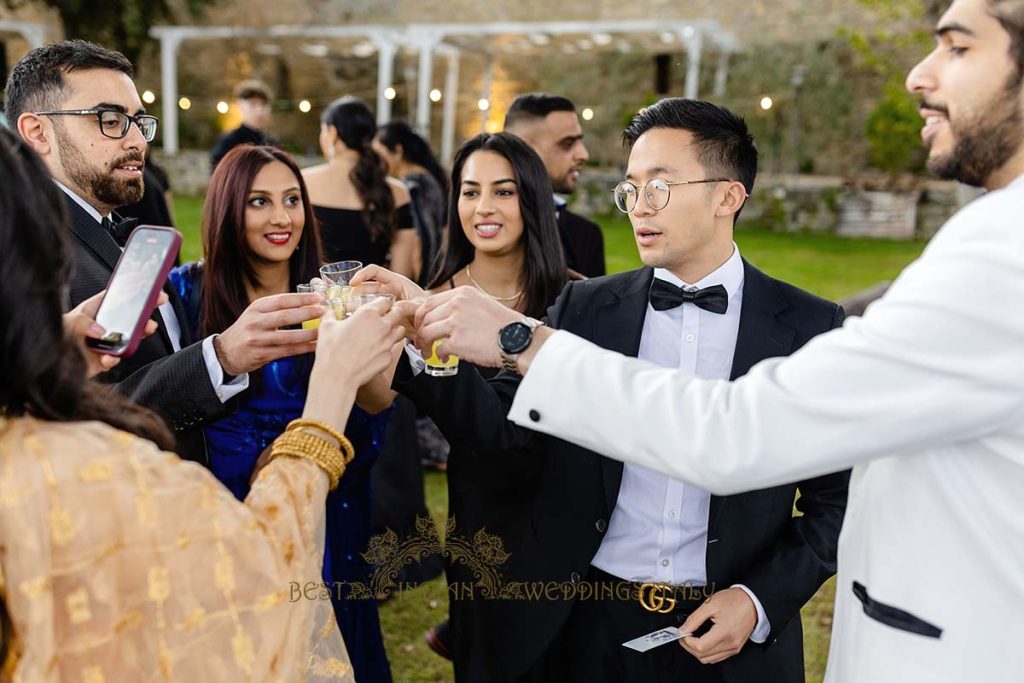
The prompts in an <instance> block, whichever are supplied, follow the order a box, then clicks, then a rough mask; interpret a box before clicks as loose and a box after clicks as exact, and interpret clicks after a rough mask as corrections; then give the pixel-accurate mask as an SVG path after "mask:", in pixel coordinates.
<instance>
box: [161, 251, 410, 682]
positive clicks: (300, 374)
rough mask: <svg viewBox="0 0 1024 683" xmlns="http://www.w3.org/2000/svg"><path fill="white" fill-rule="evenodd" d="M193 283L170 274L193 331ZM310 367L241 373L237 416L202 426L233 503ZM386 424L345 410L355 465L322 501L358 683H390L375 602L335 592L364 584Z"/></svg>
mask: <svg viewBox="0 0 1024 683" xmlns="http://www.w3.org/2000/svg"><path fill="white" fill-rule="evenodd" d="M200 278H201V269H200V267H197V264H194V263H189V264H185V265H183V266H181V267H179V268H176V269H174V270H173V271H171V274H170V279H171V282H172V283H173V284H174V286H175V288H176V289H177V291H178V294H179V295H180V296H181V299H182V301H183V302H184V304H185V308H186V310H188V311H189V313H190V318H192V319H190V321H189V323H190V324H191V325H192V326H193V328H194V329H195V328H197V327H198V324H197V319H198V315H197V314H196V313H193V311H196V312H197V311H198V310H199V306H198V301H192V296H193V294H194V293H195V292H196V290H197V289H198V287H196V286H195V285H196V283H197V282H198V281H199V279H200ZM312 363H313V356H312V354H308V355H305V356H295V357H291V358H282V359H280V360H277V361H273V362H271V363H269V364H267V365H266V366H264V367H263V368H262V369H260V370H259V371H257V372H251V373H249V388H248V389H246V390H245V391H243V392H242V393H240V394H239V395H238V397H237V398H236V399H233V400H235V401H237V404H238V409H237V411H235V412H233V413H232V414H231V415H228V416H226V417H223V418H221V419H220V420H217V421H216V422H212V423H210V424H208V425H206V427H204V430H203V431H204V433H205V435H206V441H207V446H208V451H209V454H210V469H211V470H212V471H213V474H214V475H215V476H216V477H217V478H218V479H219V480H220V481H221V482H223V483H224V485H225V486H227V487H228V488H229V489H230V490H231V492H232V493H234V494H235V497H237V498H238V499H239V500H243V499H244V498H245V496H246V495H247V494H248V493H249V477H250V476H251V474H252V471H253V468H254V466H255V464H256V460H257V458H259V456H260V453H262V452H263V450H264V449H265V448H266V447H267V446H269V445H270V444H271V443H272V442H273V441H274V439H275V438H276V437H277V436H278V435H279V434H281V432H283V431H284V428H285V427H286V426H287V425H288V423H289V422H290V421H291V420H293V419H295V418H297V417H299V416H300V415H301V414H302V408H303V405H304V404H305V402H306V390H307V387H308V385H309V373H310V369H311V368H312ZM387 422H388V412H387V411H385V412H384V413H382V414H380V415H372V416H371V415H369V414H368V413H366V412H364V411H362V410H360V409H359V408H358V407H353V408H352V414H351V416H350V417H349V420H348V424H347V425H346V426H345V435H346V436H347V437H348V438H349V440H351V441H352V445H353V447H354V448H355V453H356V455H355V459H353V460H352V462H351V463H349V465H348V467H347V468H346V469H345V475H344V476H343V477H342V478H341V482H340V483H339V484H338V488H337V489H335V490H334V491H332V492H331V493H330V494H328V496H327V539H326V543H325V548H324V569H323V577H324V581H325V583H326V585H327V586H331V587H332V590H331V601H332V602H333V603H334V613H335V616H336V618H337V620H338V626H339V627H340V628H341V633H342V635H343V636H344V638H345V646H346V647H347V648H348V654H349V657H350V658H351V660H352V666H353V669H354V670H355V676H356V680H358V681H360V683H363V682H376V681H390V680H391V673H390V667H389V665H388V660H387V654H386V653H385V651H384V640H383V637H382V635H381V631H380V620H379V618H378V615H377V603H376V600H373V599H370V600H355V599H350V598H348V597H346V595H345V592H346V590H345V589H344V588H343V586H347V585H349V584H351V583H353V582H359V583H362V584H364V585H369V583H370V581H369V579H370V574H371V572H372V568H371V567H370V566H369V565H368V564H367V563H366V562H365V561H364V560H363V558H362V557H361V553H363V552H365V550H366V548H367V546H368V544H369V538H370V509H371V503H370V501H371V496H370V469H371V466H372V465H373V463H374V462H375V461H376V459H377V454H378V452H379V450H380V444H381V442H382V441H383V439H384V432H385V429H386V427H387ZM339 587H341V588H340V589H339ZM311 595H312V593H311Z"/></svg>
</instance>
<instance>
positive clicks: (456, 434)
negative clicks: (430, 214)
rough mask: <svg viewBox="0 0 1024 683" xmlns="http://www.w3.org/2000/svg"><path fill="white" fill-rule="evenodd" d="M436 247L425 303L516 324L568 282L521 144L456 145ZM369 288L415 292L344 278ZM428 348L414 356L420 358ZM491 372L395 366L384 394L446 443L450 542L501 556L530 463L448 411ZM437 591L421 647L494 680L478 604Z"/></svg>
mask: <svg viewBox="0 0 1024 683" xmlns="http://www.w3.org/2000/svg"><path fill="white" fill-rule="evenodd" d="M451 188H452V189H451V198H450V201H449V217H448V225H449V226H450V227H449V230H448V238H447V240H446V242H445V245H444V248H443V249H442V253H441V254H440V256H439V260H438V264H437V267H436V270H435V271H434V273H433V275H432V277H431V280H430V290H429V291H428V292H426V293H429V294H433V293H437V292H441V291H445V290H448V289H454V288H455V287H461V286H467V287H474V288H476V289H478V290H480V291H481V292H483V293H484V294H485V295H487V296H489V297H491V298H492V299H494V300H496V301H499V302H501V303H502V304H504V305H505V306H507V307H509V308H512V309H515V310H517V311H519V312H520V313H522V314H523V315H524V316H530V317H533V318H542V317H544V314H545V312H546V311H547V309H548V307H549V306H550V305H551V304H553V303H554V301H555V298H556V297H557V296H558V294H559V292H561V291H562V288H563V287H564V286H565V284H566V282H567V281H568V280H569V277H570V275H569V271H568V269H567V268H566V265H565V261H564V259H563V257H562V248H561V242H560V241H559V237H558V226H557V224H556V223H555V206H554V201H553V200H552V196H553V195H552V191H551V183H550V181H549V180H548V175H547V171H546V170H545V168H544V163H543V162H542V161H541V159H540V157H539V156H537V153H536V152H534V151H533V150H532V149H531V148H530V147H529V146H528V145H527V144H526V143H525V142H523V141H522V140H521V139H519V138H518V137H516V136H514V135H510V134H508V133H497V134H493V135H491V134H486V133H485V134H482V135H478V136H477V137H475V138H473V139H471V140H469V141H467V142H466V143H465V144H464V145H463V146H462V147H461V148H460V149H459V151H458V152H457V153H456V155H455V160H454V162H453V166H452V182H451ZM369 280H376V281H378V282H380V283H381V284H382V285H384V286H385V287H386V288H388V289H389V290H390V291H393V292H395V293H396V295H398V296H399V297H400V298H402V299H416V298H418V297H420V296H423V295H424V294H426V293H425V292H423V290H421V289H420V288H419V287H418V286H417V285H416V284H415V283H413V282H412V281H410V280H409V279H407V278H403V277H401V276H399V275H397V274H395V273H391V272H389V271H385V270H383V269H380V268H376V267H372V266H371V267H368V268H365V269H364V270H363V271H361V272H360V273H357V274H356V277H355V279H353V283H354V284H358V283H361V282H365V281H369ZM429 351H430V350H429V349H424V350H423V352H424V354H426V353H428V352H429ZM494 374H496V373H495V371H494V370H491V369H489V368H478V367H476V366H473V365H470V364H468V363H462V364H461V365H460V367H459V370H458V375H456V376H455V377H437V378H434V377H428V376H427V375H426V373H425V372H420V373H419V374H417V375H415V376H413V374H412V371H411V366H410V364H409V363H407V362H405V361H402V362H400V363H399V367H398V370H397V374H396V380H395V383H394V386H395V388H396V389H397V390H398V391H399V392H400V393H402V394H403V395H405V396H409V397H410V398H412V399H413V400H414V401H415V402H416V404H417V406H418V407H419V408H420V409H421V410H422V411H423V412H424V413H425V414H427V415H428V416H429V417H430V418H431V419H433V420H434V422H435V423H437V426H438V427H439V428H440V430H441V433H442V434H443V435H444V436H445V438H446V439H447V440H448V442H449V443H450V444H452V449H451V453H450V454H449V456H448V514H449V517H450V518H453V519H454V533H455V534H456V535H458V536H460V537H462V538H465V539H472V538H474V536H475V534H476V533H477V532H478V531H480V530H484V529H485V530H486V531H487V533H489V534H493V535H497V536H498V537H499V538H500V539H501V540H502V542H503V544H504V547H505V549H506V550H511V549H512V548H514V547H515V545H516V543H517V539H518V538H519V537H520V536H521V535H522V534H523V533H524V531H525V528H524V527H525V523H526V521H527V520H528V518H529V506H530V504H531V501H532V499H533V497H534V495H535V491H536V488H537V478H538V477H539V476H540V469H539V465H540V463H539V462H538V461H535V460H533V459H531V458H530V457H529V456H528V455H526V456H524V454H523V453H521V452H519V451H518V450H516V449H515V448H509V449H488V450H486V451H481V450H480V449H479V448H478V446H477V445H475V444H478V443H479V442H480V441H479V440H478V439H476V438H475V437H474V436H472V435H471V430H472V429H473V427H474V424H473V423H472V420H473V417H472V415H471V412H461V411H458V410H454V409H453V406H454V405H456V403H457V400H456V398H457V394H458V392H459V390H460V386H461V385H462V384H463V383H464V382H467V381H471V380H472V379H473V378H477V379H479V378H484V379H486V378H489V377H492V376H493V375H494ZM448 580H449V582H450V583H453V584H455V583H459V584H462V585H470V584H472V583H474V582H475V580H476V579H475V577H473V576H472V573H471V572H470V571H469V570H468V569H466V567H465V566H464V565H461V564H459V563H450V564H449V567H448ZM455 594H456V592H452V591H449V614H450V622H446V623H445V624H442V625H440V626H438V627H435V628H433V629H430V631H428V632H427V636H426V638H427V642H428V644H429V645H430V647H431V648H432V649H433V650H434V651H435V652H438V653H439V654H442V656H449V657H450V658H452V659H453V661H454V664H455V675H456V679H457V680H466V681H482V680H504V679H505V678H507V675H506V674H505V673H504V671H503V669H502V665H501V663H500V661H499V659H498V657H497V655H496V653H495V652H494V643H493V641H492V640H491V638H492V637H493V634H495V633H497V632H499V631H500V630H501V628H500V623H497V621H496V620H495V619H494V618H493V616H492V608H491V607H490V606H489V605H488V602H493V601H488V600H487V599H486V598H485V597H484V596H482V595H480V594H479V593H476V594H475V595H473V596H472V597H469V598H468V599H461V598H460V599H456V598H455Z"/></svg>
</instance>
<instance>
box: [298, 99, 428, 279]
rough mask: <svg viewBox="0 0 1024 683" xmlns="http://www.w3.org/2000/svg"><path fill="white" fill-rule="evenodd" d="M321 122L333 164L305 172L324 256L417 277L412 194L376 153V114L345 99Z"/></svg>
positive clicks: (322, 143) (322, 141) (333, 105)
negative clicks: (389, 171) (411, 207)
mask: <svg viewBox="0 0 1024 683" xmlns="http://www.w3.org/2000/svg"><path fill="white" fill-rule="evenodd" d="M320 121H321V123H320V149H321V150H322V151H323V154H324V157H325V158H326V159H327V163H325V164H321V165H319V166H313V167H310V168H307V169H305V170H304V171H303V176H304V177H305V179H306V184H307V185H308V186H309V194H310V199H311V200H312V202H313V210H314V213H315V214H316V217H317V220H318V221H319V224H320V234H321V239H322V242H323V250H324V257H325V258H326V260H327V261H348V260H351V261H360V262H362V263H363V264H364V265H369V264H371V263H374V264H378V265H386V266H388V267H389V268H390V269H391V270H393V271H395V272H396V273H401V274H402V275H405V276H407V277H410V278H415V277H416V274H417V272H418V267H419V265H418V261H419V252H420V246H419V240H418V238H417V235H416V230H415V226H414V225H413V218H412V211H411V209H410V207H409V192H408V190H406V189H405V186H403V185H402V183H401V182H400V181H398V180H394V179H389V178H388V176H387V172H386V170H385V167H384V162H383V161H382V160H381V158H380V157H379V156H378V155H377V153H376V152H375V151H374V150H373V136H374V134H375V133H376V132H377V124H376V121H375V120H374V117H373V112H371V111H370V108H369V107H368V106H366V103H365V102H363V101H362V100H360V99H358V98H355V97H343V98H341V99H338V100H335V101H334V102H332V103H331V104H330V105H329V106H328V107H327V109H325V110H324V113H323V114H322V115H321V117H320Z"/></svg>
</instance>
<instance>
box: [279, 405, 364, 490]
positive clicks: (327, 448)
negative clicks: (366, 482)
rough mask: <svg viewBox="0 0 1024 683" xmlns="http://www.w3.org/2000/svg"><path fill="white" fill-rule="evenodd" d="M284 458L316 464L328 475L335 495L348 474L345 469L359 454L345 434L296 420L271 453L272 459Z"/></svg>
mask: <svg viewBox="0 0 1024 683" xmlns="http://www.w3.org/2000/svg"><path fill="white" fill-rule="evenodd" d="M312 429H316V430H319V431H320V432H323V433H324V434H326V435H328V436H330V437H331V438H333V439H335V440H336V441H337V442H338V443H337V444H335V443H332V442H331V441H330V440H328V439H327V438H325V437H324V436H321V435H319V434H316V433H314V432H313V431H312ZM342 451H344V455H343V454H342ZM282 455H286V456H289V457H293V458H305V459H307V460H312V461H313V462H315V463H316V464H317V465H318V466H319V467H320V469H322V470H323V471H324V472H325V473H326V474H327V477H328V479H329V480H330V490H332V491H333V490H334V489H335V488H337V486H338V482H339V481H340V480H341V476H342V475H343V474H344V473H345V466H346V465H347V464H348V463H349V462H350V461H351V460H352V458H353V456H354V455H355V450H354V449H353V448H352V442H350V441H349V440H348V439H346V438H345V435H344V434H342V433H341V432H339V431H337V430H335V429H332V428H331V427H329V426H327V425H325V424H323V423H321V422H316V421H314V420H293V421H292V422H291V423H289V425H288V427H287V428H286V429H285V432H284V433H283V434H281V435H280V436H279V437H277V438H276V439H274V445H273V447H272V448H271V450H270V458H271V459H274V458H276V457H278V456H282Z"/></svg>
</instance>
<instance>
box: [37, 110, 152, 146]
mask: <svg viewBox="0 0 1024 683" xmlns="http://www.w3.org/2000/svg"><path fill="white" fill-rule="evenodd" d="M35 114H36V115H37V116H95V117H96V122H97V123H98V124H99V127H100V132H101V133H103V135H105V136H106V137H108V138H113V139H114V140H120V139H121V138H123V137H124V136H125V135H128V130H129V128H131V125H132V123H133V122H134V123H135V125H136V126H138V127H139V132H141V133H142V137H144V138H145V139H146V142H153V138H155V137H156V127H157V124H158V123H159V122H160V120H159V119H158V118H157V117H155V116H150V115H149V114H136V115H135V116H131V115H129V114H125V113H124V112H123V111H117V110H116V109H62V110H55V111H37V112H35Z"/></svg>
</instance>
